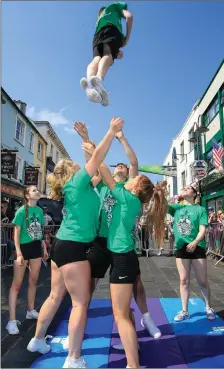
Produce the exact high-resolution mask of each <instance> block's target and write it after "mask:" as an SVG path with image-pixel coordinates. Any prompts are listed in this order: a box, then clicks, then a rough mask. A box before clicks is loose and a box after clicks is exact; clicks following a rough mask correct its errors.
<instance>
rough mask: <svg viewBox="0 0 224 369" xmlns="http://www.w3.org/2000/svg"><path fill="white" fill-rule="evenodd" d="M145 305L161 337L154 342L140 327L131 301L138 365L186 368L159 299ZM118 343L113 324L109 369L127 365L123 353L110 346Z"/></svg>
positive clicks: (135, 309) (137, 309) (149, 299)
mask: <svg viewBox="0 0 224 369" xmlns="http://www.w3.org/2000/svg"><path fill="white" fill-rule="evenodd" d="M147 303H148V308H149V311H150V314H151V316H152V318H153V320H154V322H155V323H156V324H157V326H158V327H159V329H160V330H161V332H162V334H163V336H162V338H161V339H159V340H154V339H153V338H152V337H150V336H149V335H148V333H147V331H145V330H144V329H143V328H142V326H141V313H140V311H139V308H138V307H137V305H136V303H135V302H134V301H132V304H131V307H132V309H133V312H134V316H135V321H136V329H137V334H138V342H139V345H140V350H139V359H140V365H141V366H144V367H147V368H170V367H172V368H188V366H187V364H186V362H185V360H184V358H183V355H182V353H181V350H180V348H179V345H178V343H177V340H176V338H175V336H174V333H173V330H172V327H171V325H170V324H169V323H168V320H167V318H166V316H165V313H164V311H163V309H162V306H161V304H160V301H159V299H158V298H148V299H147ZM120 342H121V341H120V338H119V335H118V332H117V327H116V325H115V324H114V325H113V330H112V338H111V351H110V357H109V368H125V367H126V365H127V361H126V357H125V353H124V351H118V350H115V349H113V347H112V345H117V344H119V343H120Z"/></svg>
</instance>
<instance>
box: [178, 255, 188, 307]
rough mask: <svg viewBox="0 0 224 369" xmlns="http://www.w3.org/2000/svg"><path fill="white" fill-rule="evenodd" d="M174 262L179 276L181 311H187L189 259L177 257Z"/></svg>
mask: <svg viewBox="0 0 224 369" xmlns="http://www.w3.org/2000/svg"><path fill="white" fill-rule="evenodd" d="M176 264H177V269H178V272H179V276H180V296H181V301H182V307H183V311H185V312H186V311H188V300H189V285H190V271H191V260H189V259H179V258H177V259H176Z"/></svg>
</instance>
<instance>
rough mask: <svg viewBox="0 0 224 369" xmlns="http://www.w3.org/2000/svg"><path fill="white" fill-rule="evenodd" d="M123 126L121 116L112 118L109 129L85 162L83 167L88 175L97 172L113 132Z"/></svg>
mask: <svg viewBox="0 0 224 369" xmlns="http://www.w3.org/2000/svg"><path fill="white" fill-rule="evenodd" d="M123 126H124V121H123V119H121V118H113V119H112V120H111V123H110V129H109V131H108V132H107V133H106V135H105V136H104V138H103V140H102V141H101V142H100V143H99V145H98V146H97V147H96V149H95V150H94V153H93V156H92V157H91V159H90V160H89V161H88V163H86V166H85V169H86V171H87V173H88V174H89V176H90V177H91V178H92V177H93V176H94V174H95V173H96V172H97V170H98V168H99V166H100V164H101V163H102V162H103V160H104V158H105V156H106V155H107V153H108V151H109V148H110V146H111V144H112V141H113V139H114V137H115V134H116V133H117V132H119V131H120V130H121V129H122V128H123Z"/></svg>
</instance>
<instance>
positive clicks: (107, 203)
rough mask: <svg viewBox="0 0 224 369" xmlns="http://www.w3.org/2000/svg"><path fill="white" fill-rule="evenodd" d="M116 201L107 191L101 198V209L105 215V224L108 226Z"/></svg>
mask: <svg viewBox="0 0 224 369" xmlns="http://www.w3.org/2000/svg"><path fill="white" fill-rule="evenodd" d="M115 203H116V200H115V199H114V197H113V196H112V194H111V193H109V194H108V195H107V196H106V197H105V198H104V200H103V209H104V211H105V213H106V215H107V225H108V227H109V226H110V223H111V220H112V217H113V215H112V214H113V213H112V211H113V207H114V205H115Z"/></svg>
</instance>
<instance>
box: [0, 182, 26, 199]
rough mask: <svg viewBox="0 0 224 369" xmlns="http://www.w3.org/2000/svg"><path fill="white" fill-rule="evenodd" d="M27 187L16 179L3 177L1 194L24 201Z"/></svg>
mask: <svg viewBox="0 0 224 369" xmlns="http://www.w3.org/2000/svg"><path fill="white" fill-rule="evenodd" d="M24 189H25V186H24V185H23V184H22V183H19V182H18V181H16V180H14V179H9V178H6V177H5V176H1V194H2V196H3V194H5V195H7V196H8V197H13V198H18V199H19V200H21V199H24Z"/></svg>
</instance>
